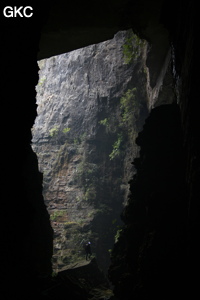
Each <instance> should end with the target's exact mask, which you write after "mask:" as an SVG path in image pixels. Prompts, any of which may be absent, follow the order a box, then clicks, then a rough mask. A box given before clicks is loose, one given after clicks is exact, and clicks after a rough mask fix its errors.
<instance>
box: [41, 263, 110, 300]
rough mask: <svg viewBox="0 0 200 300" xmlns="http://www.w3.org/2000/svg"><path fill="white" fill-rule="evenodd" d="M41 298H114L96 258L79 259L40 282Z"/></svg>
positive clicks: (82, 299)
mask: <svg viewBox="0 0 200 300" xmlns="http://www.w3.org/2000/svg"><path fill="white" fill-rule="evenodd" d="M40 295H41V296H42V299H58V300H59V299H63V297H68V299H70V300H109V299H112V300H114V297H113V291H112V289H111V288H110V284H109V282H108V280H107V279H106V276H105V275H104V273H103V272H102V271H101V270H100V269H99V268H98V265H97V262H96V259H95V258H93V259H92V260H91V261H86V260H83V261H79V262H77V263H74V264H71V265H68V266H66V268H65V270H63V271H61V272H58V274H56V276H54V277H51V278H50V279H48V280H46V281H44V282H43V283H42V284H41V290H40Z"/></svg>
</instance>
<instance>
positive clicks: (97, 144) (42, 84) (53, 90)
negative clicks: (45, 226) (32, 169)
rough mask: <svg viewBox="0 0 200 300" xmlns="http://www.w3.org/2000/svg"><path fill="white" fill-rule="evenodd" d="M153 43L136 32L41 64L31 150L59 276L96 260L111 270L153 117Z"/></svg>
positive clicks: (124, 32) (54, 261) (117, 35)
mask: <svg viewBox="0 0 200 300" xmlns="http://www.w3.org/2000/svg"><path fill="white" fill-rule="evenodd" d="M147 51H148V44H147V42H146V41H144V40H141V39H140V38H139V37H138V36H136V35H135V34H133V32H132V30H127V31H121V32H118V33H117V34H116V35H115V36H114V38H113V39H111V40H108V41H105V42H102V43H99V44H96V45H91V46H88V47H85V48H82V49H78V50H74V51H72V52H69V53H65V54H61V55H58V56H54V57H51V58H48V59H43V60H41V61H38V66H39V69H40V71H39V81H38V84H37V86H36V91H37V105H38V106H37V118H36V120H35V124H34V126H33V128H32V136H33V138H32V148H33V150H34V152H35V153H36V154H37V157H38V163H39V170H40V172H41V173H42V174H43V196H44V201H45V204H46V206H47V209H48V212H49V214H50V220H51V225H52V228H53V231H54V254H53V260H52V261H53V269H54V271H55V272H58V271H60V270H64V269H66V268H69V267H70V266H72V265H73V264H77V263H79V264H81V263H83V261H85V249H84V247H85V244H86V243H87V242H88V241H90V242H91V247H92V257H96V259H97V261H98V264H99V265H100V267H101V268H102V269H103V270H104V271H106V270H107V268H108V266H109V264H110V252H111V250H112V248H113V245H114V243H115V241H116V240H117V238H118V235H119V232H120V230H121V225H122V221H121V218H120V214H121V212H122V210H123V207H124V205H125V204H126V203H127V199H128V194H129V184H128V182H129V180H130V179H131V178H132V176H133V174H134V172H135V170H134V167H133V165H132V164H131V162H132V161H133V160H134V158H135V157H136V156H137V155H138V146H137V145H136V144H135V138H136V137H137V134H138V131H139V130H141V128H142V125H143V122H144V119H145V118H146V116H147V114H148V107H149V105H150V103H149V94H148V93H149V90H148V68H147V67H146V64H145V63H146V55H147Z"/></svg>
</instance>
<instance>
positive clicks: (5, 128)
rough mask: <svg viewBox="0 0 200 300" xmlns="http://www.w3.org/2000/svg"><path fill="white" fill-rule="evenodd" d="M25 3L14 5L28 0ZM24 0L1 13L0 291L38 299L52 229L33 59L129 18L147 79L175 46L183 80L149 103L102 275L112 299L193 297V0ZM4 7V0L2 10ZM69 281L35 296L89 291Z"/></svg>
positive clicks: (93, 37)
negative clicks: (36, 141) (38, 145)
mask: <svg viewBox="0 0 200 300" xmlns="http://www.w3.org/2000/svg"><path fill="white" fill-rule="evenodd" d="M24 2H26V1H20V5H27V4H25V3H24ZM29 3H30V5H32V7H33V9H34V15H33V17H32V18H30V19H28V20H27V19H23V18H21V19H20V18H16V19H14V18H13V19H6V18H3V17H1V18H2V25H3V26H2V30H1V48H2V50H3V51H2V56H1V58H2V60H1V64H2V67H1V70H2V80H1V84H2V88H1V93H2V101H1V111H2V117H1V123H2V124H1V128H2V130H1V165H2V166H1V171H2V179H1V209H2V215H1V222H2V225H1V229H2V230H1V245H2V246H1V250H2V256H1V258H2V264H1V268H2V275H3V279H2V281H1V284H2V288H1V291H0V295H2V296H4V298H3V297H2V299H23V298H24V299H31V298H33V299H36V298H38V299H39V297H40V296H41V286H42V285H43V283H42V282H41V278H42V277H44V276H45V275H46V274H48V273H51V256H52V240H53V233H52V229H51V226H50V222H49V216H48V213H47V210H46V207H45V205H44V201H43V197H42V175H41V174H40V173H39V171H38V164H37V158H36V155H35V154H34V153H33V151H32V149H31V146H30V143H31V127H32V125H33V122H34V119H35V117H36V104H35V86H36V84H37V81H38V66H37V60H38V58H39V59H41V58H46V57H49V56H51V55H56V54H60V53H63V52H67V51H70V50H73V49H77V48H80V47H83V46H86V45H90V44H93V43H97V42H101V41H104V40H105V39H108V38H111V37H112V36H113V34H114V33H116V32H117V31H118V30H124V29H127V28H130V27H131V28H132V29H133V31H134V32H136V33H137V34H138V35H140V36H141V37H143V38H145V39H147V40H148V41H149V42H150V43H151V45H152V48H151V51H150V54H149V60H148V65H149V68H150V69H151V80H152V81H151V84H152V85H153V84H154V76H156V74H157V72H159V66H160V63H161V62H162V61H163V57H164V53H166V50H167V49H168V48H169V45H173V48H174V55H175V68H176V76H177V77H179V78H180V79H181V87H180V91H179V104H178V106H177V105H176V106H170V107H166V106H162V107H158V108H155V109H154V110H153V111H152V113H151V114H150V116H149V118H148V119H147V120H146V124H145V126H144V129H143V131H142V132H141V134H140V135H139V137H138V139H137V143H138V144H139V145H140V146H141V153H140V158H139V159H138V160H136V161H135V162H134V164H135V166H136V168H137V170H138V174H137V176H136V177H135V178H133V180H132V181H131V189H133V190H134V193H135V198H134V199H131V197H130V199H129V206H128V207H127V208H126V210H125V211H124V212H123V214H122V219H123V221H124V223H125V228H124V233H123V235H122V236H121V239H120V241H119V243H118V244H117V245H116V247H115V248H114V250H113V255H112V256H113V257H112V264H111V266H110V270H109V277H110V280H111V281H112V283H113V285H114V287H115V288H114V292H115V297H116V299H150V298H152V297H154V298H156V299H158V298H159V299H160V298H161V299H168V298H169V296H171V295H172V294H173V295H174V296H177V297H179V298H181V297H182V296H186V295H187V296H189V297H190V299H193V298H194V297H195V298H196V297H197V295H198V293H199V291H198V281H199V280H198V270H199V250H200V249H199V242H198V236H199V222H200V221H199V220H200V218H199V198H200V188H199V187H200V185H199V180H200V173H199V171H200V149H199V147H200V144H199V113H198V89H197V87H198V79H199V54H198V52H199V51H198V50H199V42H198V25H199V24H198V19H197V18H198V15H197V11H198V9H197V3H195V1H189V0H188V1H182V0H179V1H176V3H175V2H174V1H164V0H163V1H162V0H154V1H153V0H151V1H147V0H142V1H139V0H135V1H134V0H127V1H120V0H119V1H114V0H113V1H101V2H97V3H96V2H95V4H94V1H90V0H89V1H84V2H83V1H68V2H67V1H64V0H59V1H56V3H54V1H43V2H42V4H41V1H29ZM4 6H5V5H4V1H3V2H2V3H1V10H3V7H4ZM3 113H4V114H3ZM3 117H4V118H3ZM8 121H9V122H8ZM158 123H159V124H160V126H159V131H156V133H157V135H156V133H155V130H156V128H157V124H158ZM169 123H170V124H169ZM7 124H8V125H7ZM168 128H170V130H168ZM158 140H159V141H161V143H160V144H159V147H156V146H155V144H156V143H157V141H158ZM152 144H154V147H155V148H154V147H152ZM133 186H134V187H133ZM131 191H132V190H131ZM141 191H142V192H141ZM161 199H162V200H161ZM38 275H39V276H40V280H39V279H38ZM66 280H67V279H66ZM73 284H74V283H72V282H71V281H69V282H68V283H67V287H66V288H65V289H64V288H63V290H62V289H60V292H59V294H56V295H53V294H52V295H51V296H49V297H48V296H45V295H43V296H41V297H42V299H53V298H51V297H54V299H61V298H63V297H64V296H67V295H68V297H69V298H70V299H87V296H86V295H81V292H82V290H81V289H80V291H78V292H77V293H74V289H75V288H74V286H73ZM76 287H77V286H76ZM67 293H68V294H67Z"/></svg>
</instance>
